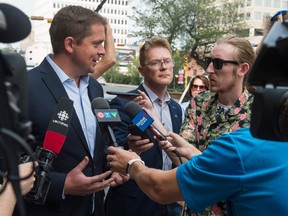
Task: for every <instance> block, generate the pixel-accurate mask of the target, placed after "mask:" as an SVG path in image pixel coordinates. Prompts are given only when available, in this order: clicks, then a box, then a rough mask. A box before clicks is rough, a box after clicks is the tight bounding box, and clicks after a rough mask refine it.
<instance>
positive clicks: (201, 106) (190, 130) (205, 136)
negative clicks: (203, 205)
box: [180, 36, 255, 215]
mask: <svg viewBox="0 0 288 216" xmlns="http://www.w3.org/2000/svg"><path fill="white" fill-rule="evenodd" d="M254 60H255V53H254V51H253V48H252V46H251V44H250V42H249V41H247V40H246V39H243V38H239V37H235V36H227V37H224V38H222V39H219V40H218V41H217V42H216V44H215V46H214V48H213V49H212V51H211V54H210V57H207V58H206V66H207V70H206V72H207V73H208V74H209V76H208V77H209V81H210V91H205V92H200V93H199V94H198V95H197V96H196V97H195V98H193V99H192V101H191V104H189V107H188V108H187V109H186V112H185V119H184V124H183V125H182V127H181V130H180V135H181V136H182V137H183V138H184V139H185V140H186V141H188V142H189V143H191V144H193V145H194V146H195V147H197V148H198V149H199V150H200V151H204V150H205V149H206V148H207V146H208V145H209V144H210V143H211V141H213V140H215V139H216V138H218V137H219V136H220V135H222V134H225V133H229V132H232V131H234V130H237V129H239V128H247V127H249V126H250V118H251V106H252V102H253V95H252V94H251V93H249V92H248V90H247V89H246V88H245V82H246V77H247V75H248V73H249V71H250V69H251V66H252V64H253V62H254ZM225 208H226V207H225V204H224V205H223V203H222V202H220V203H218V204H216V205H214V206H212V207H209V208H207V209H206V210H205V212H203V215H214V214H216V212H218V214H217V215H224V214H225V213H226V212H225ZM219 212H221V213H219ZM192 215H193V214H192ZM198 215H199V214H198Z"/></svg>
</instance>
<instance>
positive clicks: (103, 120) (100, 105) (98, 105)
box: [91, 97, 121, 147]
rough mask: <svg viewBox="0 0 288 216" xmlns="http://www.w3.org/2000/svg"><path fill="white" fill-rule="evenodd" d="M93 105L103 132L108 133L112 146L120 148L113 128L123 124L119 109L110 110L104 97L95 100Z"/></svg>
mask: <svg viewBox="0 0 288 216" xmlns="http://www.w3.org/2000/svg"><path fill="white" fill-rule="evenodd" d="M91 105H92V109H93V111H94V114H95V116H96V119H97V121H98V124H99V126H100V129H101V131H102V132H106V134H107V136H108V139H109V142H110V144H112V145H113V146H115V147H120V146H119V145H118V143H117V141H116V138H115V135H114V132H113V130H112V128H111V126H113V125H115V124H118V123H119V122H121V118H120V116H119V113H118V111H117V109H110V106H109V103H108V101H107V100H106V99H104V98H102V97H98V98H95V99H94V100H93V101H92V104H91Z"/></svg>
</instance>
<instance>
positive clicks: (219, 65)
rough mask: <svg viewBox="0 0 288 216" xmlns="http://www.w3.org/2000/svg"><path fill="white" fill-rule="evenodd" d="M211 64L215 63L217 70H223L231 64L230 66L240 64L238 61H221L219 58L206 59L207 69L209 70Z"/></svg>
mask: <svg viewBox="0 0 288 216" xmlns="http://www.w3.org/2000/svg"><path fill="white" fill-rule="evenodd" d="M211 62H212V63H213V67H214V68H215V69H217V70H221V69H222V67H223V64H226V63H229V64H234V65H239V62H237V61H232V60H223V59H219V58H214V59H213V58H211V57H206V58H205V63H206V67H207V68H208V66H209V65H210V64H211Z"/></svg>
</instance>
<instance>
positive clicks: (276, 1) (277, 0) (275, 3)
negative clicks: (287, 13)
mask: <svg viewBox="0 0 288 216" xmlns="http://www.w3.org/2000/svg"><path fill="white" fill-rule="evenodd" d="M274 7H276V8H280V0H274Z"/></svg>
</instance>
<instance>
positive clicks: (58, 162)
mask: <svg viewBox="0 0 288 216" xmlns="http://www.w3.org/2000/svg"><path fill="white" fill-rule="evenodd" d="M28 81H29V115H30V119H31V120H32V122H33V132H32V133H33V134H34V135H35V137H36V140H37V145H41V146H42V143H43V140H44V136H45V132H46V130H47V127H48V124H49V121H50V119H51V117H52V114H53V112H54V109H55V107H56V105H57V103H58V100H59V99H60V98H61V97H67V98H68V95H67V93H66V91H65V89H64V86H63V85H62V83H61V81H60V79H59V78H58V76H57V74H56V73H55V71H54V70H53V68H52V67H51V66H50V64H49V63H48V61H47V60H46V59H44V60H43V62H42V63H41V64H40V65H39V66H38V67H36V68H34V69H32V70H31V71H29V72H28ZM88 92H89V98H90V100H91V101H92V100H93V99H94V98H96V97H103V89H102V86H101V85H100V84H99V83H98V82H97V81H96V80H95V79H93V78H92V77H91V78H90V81H89V87H88ZM34 148H36V146H34ZM103 153H104V140H103V137H102V135H101V133H100V128H99V126H98V125H97V134H96V141H95V151H94V159H93V158H91V156H90V153H89V148H88V145H87V142H86V140H85V137H84V133H83V131H82V128H81V124H80V122H79V119H78V117H77V114H76V111H75V110H74V113H73V116H72V121H71V125H70V128H69V131H68V134H67V138H66V141H65V143H64V145H63V148H62V149H61V151H60V153H59V155H58V156H57V158H56V159H55V160H54V163H53V167H54V168H53V171H52V172H50V173H49V177H50V178H51V187H50V190H49V193H48V196H47V200H46V203H45V205H43V206H39V205H35V204H29V203H27V215H29V216H31V215H35V216H36V215H37V216H39V215H42V216H46V215H47V216H48V215H51V216H52V215H53V216H56V215H59V216H60V215H61V216H65V215H67V216H71V215H75V216H82V215H83V216H88V215H91V211H92V210H91V208H92V202H93V199H92V195H88V196H71V195H66V196H65V199H62V194H63V186H64V181H65V177H66V174H67V173H68V172H69V171H71V170H72V169H73V168H74V167H75V166H77V165H78V164H79V163H80V162H81V161H82V160H83V158H84V157H85V156H88V157H89V164H88V165H87V166H86V168H85V169H84V170H83V173H84V174H85V175H86V176H94V175H97V174H100V173H103V167H104V164H106V162H105V157H104V154H103ZM103 196H104V192H103V191H101V192H98V193H96V198H95V200H94V202H95V208H96V210H95V215H97V216H98V215H99V216H103V215H104V211H103Z"/></svg>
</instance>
